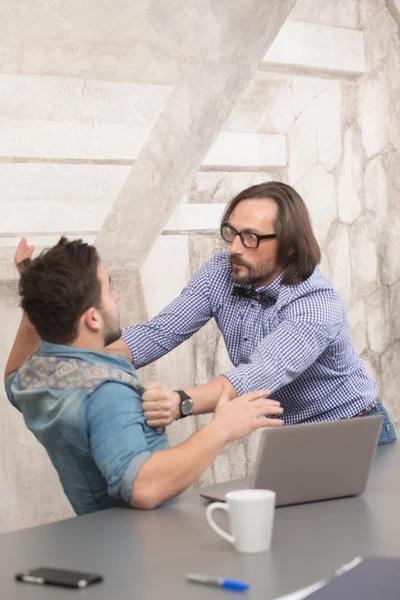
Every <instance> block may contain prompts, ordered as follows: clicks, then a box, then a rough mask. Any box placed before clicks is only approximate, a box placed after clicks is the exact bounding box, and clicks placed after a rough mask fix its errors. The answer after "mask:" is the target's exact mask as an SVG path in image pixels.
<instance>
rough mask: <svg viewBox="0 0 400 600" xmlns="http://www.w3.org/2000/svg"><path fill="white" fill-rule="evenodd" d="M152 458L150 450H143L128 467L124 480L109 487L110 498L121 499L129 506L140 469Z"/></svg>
mask: <svg viewBox="0 0 400 600" xmlns="http://www.w3.org/2000/svg"><path fill="white" fill-rule="evenodd" d="M150 456H151V452H149V451H148V450H143V452H140V453H139V454H136V456H134V457H133V459H132V460H131V462H130V463H129V465H128V467H127V468H126V470H125V473H124V474H123V476H122V478H121V479H120V480H119V481H118V483H115V484H114V485H110V486H108V493H109V495H110V496H113V497H114V498H120V499H121V500H124V501H125V502H126V503H127V504H130V503H131V496H132V489H133V486H134V483H135V480H136V477H137V474H138V472H139V469H140V468H141V467H142V465H143V464H144V463H145V462H146V460H148V459H149V458H150Z"/></svg>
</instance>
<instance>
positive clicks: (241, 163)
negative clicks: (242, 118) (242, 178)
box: [201, 131, 287, 171]
mask: <svg viewBox="0 0 400 600" xmlns="http://www.w3.org/2000/svg"><path fill="white" fill-rule="evenodd" d="M286 166H287V156H286V138H285V136H284V135H281V134H256V133H235V132H226V131H223V132H222V133H220V134H219V136H218V137H217V139H216V140H215V142H214V144H213V145H212V146H211V148H210V150H209V152H208V153H207V155H206V157H205V159H204V161H203V164H202V167H201V168H202V170H217V171H221V170H227V171H230V170H231V171H232V170H233V171H236V170H238V169H251V170H257V169H262V170H265V169H277V168H283V167H286Z"/></svg>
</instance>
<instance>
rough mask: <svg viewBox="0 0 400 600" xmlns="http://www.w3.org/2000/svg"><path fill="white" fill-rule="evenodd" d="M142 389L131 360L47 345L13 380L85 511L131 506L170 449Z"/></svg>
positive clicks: (14, 393) (14, 398)
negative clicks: (146, 470) (146, 474)
mask: <svg viewBox="0 0 400 600" xmlns="http://www.w3.org/2000/svg"><path fill="white" fill-rule="evenodd" d="M140 389H141V386H140V384H139V381H138V379H137V376H136V373H135V370H134V368H133V367H132V365H131V364H130V363H129V361H128V360H126V359H125V358H123V357H121V356H116V355H111V354H106V353H102V352H92V351H89V350H83V349H77V348H72V347H70V346H62V345H59V344H49V343H47V342H42V343H41V345H40V346H39V347H38V348H37V349H36V350H35V351H34V352H33V353H32V354H31V355H30V356H29V357H28V358H27V360H26V361H25V362H24V363H23V364H22V365H21V367H20V368H19V370H18V371H16V372H14V373H11V375H9V377H8V378H7V381H6V391H7V396H8V399H9V400H10V402H11V404H12V405H13V406H15V408H17V409H18V410H19V411H20V412H21V413H22V414H23V416H24V420H25V423H26V425H27V427H28V429H29V430H30V431H32V433H33V434H34V435H35V436H36V438H37V439H38V440H39V442H40V443H41V444H42V445H43V446H44V447H45V449H46V451H47V453H48V455H49V457H50V460H51V462H52V463H53V465H54V467H55V468H56V470H57V473H58V475H59V478H60V481H61V484H62V486H63V488H64V492H65V494H66V496H67V497H68V499H69V501H70V503H71V505H72V507H73V509H74V510H75V512H76V513H77V514H78V515H80V514H84V513H89V512H94V511H96V510H101V509H105V508H110V507H112V506H121V505H127V504H129V501H130V497H131V492H132V488H133V485H134V482H135V479H136V476H137V474H138V471H139V469H140V467H141V466H142V465H143V463H144V462H145V461H146V460H147V459H148V458H149V457H150V456H151V454H152V453H153V452H155V451H156V450H162V449H165V448H168V442H167V438H166V435H165V433H161V434H160V433H157V432H156V430H155V429H153V428H151V427H148V426H147V425H146V423H145V420H144V416H143V412H142V405H141V398H140Z"/></svg>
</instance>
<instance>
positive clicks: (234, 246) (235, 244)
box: [229, 235, 244, 254]
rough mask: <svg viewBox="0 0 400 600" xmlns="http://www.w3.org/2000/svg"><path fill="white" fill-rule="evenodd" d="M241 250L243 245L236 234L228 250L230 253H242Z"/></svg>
mask: <svg viewBox="0 0 400 600" xmlns="http://www.w3.org/2000/svg"><path fill="white" fill-rule="evenodd" d="M243 250H244V246H243V244H242V240H241V239H240V236H239V235H236V236H235V237H234V238H233V241H232V243H231V245H230V249H229V251H230V253H231V254H243Z"/></svg>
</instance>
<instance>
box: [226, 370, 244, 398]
mask: <svg viewBox="0 0 400 600" xmlns="http://www.w3.org/2000/svg"><path fill="white" fill-rule="evenodd" d="M222 375H223V376H224V377H226V378H227V379H228V381H230V382H231V384H232V385H233V387H234V388H235V390H236V393H237V395H238V396H241V395H242V394H246V393H247V392H250V391H251V388H250V387H249V385H248V382H247V375H246V373H245V369H241V368H240V367H236V368H235V369H232V370H231V371H227V373H222Z"/></svg>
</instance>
